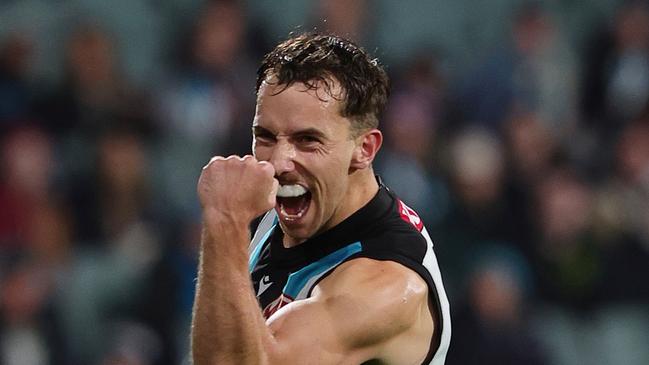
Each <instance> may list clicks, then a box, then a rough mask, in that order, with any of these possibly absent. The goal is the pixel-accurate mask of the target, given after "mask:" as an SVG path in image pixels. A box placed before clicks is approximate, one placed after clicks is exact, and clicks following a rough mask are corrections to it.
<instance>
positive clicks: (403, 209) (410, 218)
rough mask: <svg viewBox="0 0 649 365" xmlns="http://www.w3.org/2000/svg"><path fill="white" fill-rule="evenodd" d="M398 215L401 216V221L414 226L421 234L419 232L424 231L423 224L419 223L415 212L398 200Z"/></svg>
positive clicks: (419, 219) (419, 220)
mask: <svg viewBox="0 0 649 365" xmlns="http://www.w3.org/2000/svg"><path fill="white" fill-rule="evenodd" d="M399 215H400V216H401V219H403V220H404V221H406V222H408V223H410V224H412V225H413V226H415V228H417V230H418V231H420V232H421V230H422V229H424V222H422V221H421V218H419V215H417V212H415V211H414V210H412V208H410V207H409V206H407V205H406V204H405V203H404V202H402V201H401V200H399Z"/></svg>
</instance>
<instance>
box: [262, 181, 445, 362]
mask: <svg viewBox="0 0 649 365" xmlns="http://www.w3.org/2000/svg"><path fill="white" fill-rule="evenodd" d="M282 238H283V233H282V230H281V229H280V228H279V226H278V223H277V214H276V213H275V211H274V210H271V211H270V212H268V213H267V214H266V215H265V216H264V218H263V219H262V221H261V223H260V224H259V226H258V227H257V230H256V232H255V234H254V236H253V239H252V242H251V245H250V259H249V271H250V275H251V278H252V282H253V284H254V290H255V293H256V294H257V299H258V300H259V304H260V306H261V308H262V311H263V314H264V317H265V318H268V317H270V316H271V315H272V314H273V313H275V312H276V311H277V310H278V309H280V308H281V307H283V306H285V305H286V304H288V303H291V302H292V301H295V300H300V299H305V298H308V297H309V296H310V295H311V291H312V290H313V288H314V286H316V285H317V284H318V283H319V282H320V281H321V280H323V279H324V278H325V277H327V275H329V274H330V273H331V272H333V270H334V269H335V268H336V267H337V266H338V265H340V264H342V263H344V262H346V261H349V260H352V259H355V258H359V257H365V258H370V259H375V260H390V261H395V262H397V263H400V264H402V265H404V266H406V267H408V268H409V269H411V270H413V271H415V272H416V273H418V274H419V275H420V276H421V277H422V278H423V279H424V280H425V281H426V284H428V292H429V296H430V299H431V301H430V302H431V303H433V305H436V310H435V312H436V315H437V318H436V322H435V323H436V328H435V331H436V336H433V340H432V341H431V345H430V349H429V352H428V355H427V357H426V359H425V361H424V362H423V364H431V365H442V364H444V360H445V357H446V352H447V351H448V347H449V343H450V337H451V322H450V312H449V304H448V299H447V297H446V293H445V291H444V286H443V284H442V277H441V274H440V270H439V267H438V264H437V258H436V257H435V253H434V251H433V243H432V240H431V239H430V236H429V235H428V232H427V231H426V228H425V227H424V226H423V222H422V221H421V219H420V218H419V216H418V215H417V213H415V212H414V211H413V210H412V209H410V208H409V207H408V206H407V205H406V204H404V203H403V202H402V201H401V200H399V199H398V198H397V196H396V195H395V194H394V193H392V192H391V191H389V190H388V188H387V187H385V186H383V185H381V187H380V189H379V192H378V193H377V194H376V196H375V197H374V198H373V199H372V200H371V201H370V202H369V203H367V204H366V205H365V206H364V207H362V208H361V209H359V210H358V211H357V212H355V213H354V214H352V215H351V216H350V217H349V218H347V219H346V220H344V221H343V222H341V223H340V224H338V225H337V226H335V227H333V228H331V229H330V230H328V231H326V232H323V233H321V234H319V235H317V236H314V237H312V238H310V239H308V240H307V241H305V242H303V243H301V244H300V245H297V246H295V247H291V248H285V247H284V246H283V245H282Z"/></svg>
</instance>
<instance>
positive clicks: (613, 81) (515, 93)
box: [0, 0, 649, 365]
mask: <svg viewBox="0 0 649 365" xmlns="http://www.w3.org/2000/svg"><path fill="white" fill-rule="evenodd" d="M77 2H81V1H77ZM25 3H30V4H31V3H33V4H31V5H32V6H34V7H35V8H37V7H38V6H36V5H34V4H38V3H39V2H38V1H27V0H25V1H3V2H0V15H1V13H2V12H3V11H8V9H10V8H11V6H18V5H19V6H25V5H24V4H25ZM57 3H60V4H59V5H58V6H64V3H67V1H64V0H61V1H57ZM89 3H91V2H89ZM107 3H111V2H107ZM153 3H155V4H153ZM189 3H190V2H189V1H184V2H182V1H179V2H177V3H176V7H174V6H172V5H171V4H173V2H166V1H161V2H159V4H158V3H157V2H150V1H149V2H146V4H148V6H149V7H151V9H149V11H150V12H151V13H150V15H151V16H153V14H154V13H155V16H156V17H157V18H156V19H158V20H157V22H158V23H161V24H171V23H173V24H175V25H174V26H171V25H169V26H167V27H166V28H165V27H162V29H164V30H166V31H165V32H162V33H161V34H160V35H159V37H162V38H163V39H165V40H166V41H163V42H162V44H164V45H165V46H164V47H161V51H160V52H158V53H157V57H158V59H156V60H154V61H151V62H150V63H149V64H150V65H155V66H154V67H155V70H143V72H144V71H148V73H147V74H148V75H154V74H155V75H157V76H158V77H157V78H156V79H155V82H148V83H147V82H142V80H138V79H137V78H135V77H132V76H129V73H128V72H126V70H125V67H124V65H125V62H124V59H125V57H127V56H128V55H125V54H124V53H121V52H120V50H124V49H129V48H128V47H124V46H123V44H121V43H120V39H118V37H115V35H114V33H112V32H111V31H110V30H108V29H110V27H106V26H105V24H103V23H101V22H97V21H95V20H96V19H97V18H96V17H87V18H83V17H80V18H78V19H73V20H70V19H67V18H65V19H59V20H60V21H61V22H65V24H66V29H67V31H65V32H63V33H62V34H64V36H62V38H63V42H62V44H63V45H62V48H61V50H60V51H59V52H60V54H61V57H60V60H54V59H52V60H49V61H51V62H52V64H54V65H58V64H60V67H58V75H60V77H55V78H51V77H50V78H48V77H42V76H43V75H40V74H39V73H38V72H37V71H35V67H33V65H34V62H35V60H36V59H37V58H38V56H39V55H38V52H37V50H36V48H37V47H35V44H37V43H38V42H41V43H42V42H43V41H44V39H43V35H41V36H40V37H41V38H36V36H34V35H33V34H32V33H30V32H22V31H12V32H3V33H2V37H0V364H3V365H29V364H46V365H47V364H51V365H55V364H66V365H67V364H69V365H86V364H90V365H94V364H96V365H117V364H120V365H122V364H123V365H171V364H185V363H187V361H188V358H187V355H188V351H187V349H188V343H189V337H188V333H189V319H190V316H191V307H192V302H193V294H194V293H193V290H194V283H195V282H194V278H195V276H196V264H197V249H198V245H199V240H200V225H201V222H200V208H199V206H198V201H197V198H196V194H195V187H196V181H197V178H198V175H199V173H200V169H201V167H202V166H203V164H204V163H205V162H206V161H208V160H209V158H210V157H211V156H213V155H216V154H219V155H226V154H231V153H236V154H245V153H249V151H250V145H251V133H250V123H251V120H252V116H253V114H254V104H255V95H254V80H255V76H256V67H257V65H258V63H259V61H260V59H261V57H262V55H263V54H264V53H265V52H267V51H268V50H270V49H271V48H272V46H273V45H274V44H275V43H276V42H277V41H278V40H280V39H282V38H283V37H284V36H286V35H287V34H288V32H286V33H284V34H282V35H281V36H282V37H277V36H276V35H274V34H273V32H272V31H270V30H269V29H270V28H269V27H270V25H269V24H270V23H264V22H263V21H260V20H259V18H257V19H256V20H255V18H253V17H251V16H250V14H251V13H253V12H254V9H255V8H256V7H257V3H260V2H255V1H252V0H250V1H237V0H212V1H195V2H194V3H192V4H191V5H188V4H189ZM306 3H308V4H309V6H310V8H309V10H308V12H307V15H308V16H306V17H305V18H304V19H302V20H301V23H300V24H299V25H300V27H297V28H294V29H293V30H297V31H304V30H307V31H308V30H311V29H317V30H323V31H333V32H336V33H338V34H341V35H345V36H347V37H349V38H352V39H354V40H356V41H357V42H358V43H360V44H361V45H363V46H365V47H366V48H367V49H368V50H369V51H370V52H375V51H376V52H377V53H379V56H381V57H382V58H383V59H384V61H383V63H384V64H386V66H387V70H388V72H389V74H390V76H391V79H392V95H391V99H390V104H389V105H388V108H387V110H386V112H385V114H384V117H383V119H382V121H381V123H382V124H381V128H382V130H383V131H384V134H385V135H386V139H385V145H384V147H383V149H382V151H381V152H380V154H379V157H378V161H376V164H375V168H376V170H377V171H378V173H379V174H380V175H381V176H382V177H383V179H384V180H385V181H386V183H387V185H388V186H390V187H391V188H392V189H393V190H395V191H396V192H397V193H398V194H399V195H400V196H401V197H402V198H403V199H404V200H405V201H406V202H408V203H409V204H410V205H411V206H412V207H413V208H415V210H417V211H418V212H419V213H420V215H421V216H422V218H423V220H424V222H425V224H426V225H427V227H428V230H429V232H430V234H431V237H432V238H433V240H434V241H435V243H436V246H435V250H436V253H437V256H438V260H439V263H440V266H441V269H442V273H443V276H444V280H445V283H446V289H447V292H448V293H449V297H450V301H451V308H452V316H453V338H452V344H451V350H450V353H449V356H448V361H447V363H448V364H449V365H454V364H456V365H460V364H505V365H506V364H560V365H563V364H566V365H569V364H647V363H649V343H648V342H647V341H648V340H647V339H649V103H648V101H649V4H648V3H647V2H645V1H637V0H636V1H619V2H616V3H615V4H614V5H615V6H614V7H613V8H612V11H611V12H607V13H605V14H601V16H599V17H596V16H593V17H592V19H594V20H592V21H591V22H589V23H587V24H590V26H588V27H586V26H585V25H584V24H586V22H581V23H579V24H578V25H577V26H576V25H574V24H572V23H570V20H571V19H567V18H568V17H566V16H565V14H564V13H559V12H557V11H556V9H555V10H553V9H552V8H551V7H548V6H547V4H548V3H553V2H550V1H547V2H518V1H514V2H511V4H512V5H511V6H509V8H508V9H509V10H510V12H509V13H507V14H508V16H507V17H505V18H503V22H502V23H503V24H502V29H503V31H502V34H501V35H500V38H498V41H497V42H493V44H487V47H484V50H483V51H481V52H480V53H479V55H478V56H476V57H474V58H472V59H471V62H468V61H466V60H465V61H462V62H458V61H457V57H458V56H457V55H458V54H460V53H461V52H459V53H458V51H453V50H451V49H444V47H439V48H435V47H429V46H423V45H422V46H421V47H419V48H417V47H415V48H414V49H413V50H412V51H409V53H408V54H406V55H405V56H404V55H403V54H401V53H403V52H405V51H404V50H399V49H391V48H387V49H386V48H381V45H382V44H383V45H385V42H383V43H382V42H381V39H378V38H380V37H376V35H377V34H386V33H389V32H395V33H398V32H399V29H398V28H394V29H386V28H387V27H389V24H391V23H390V21H389V19H388V20H385V22H384V21H383V20H384V19H383V18H382V17H381V16H379V15H380V14H383V15H385V14H386V13H390V9H389V6H392V7H399V6H400V5H399V4H400V2H380V1H377V2H372V1H364V0H353V1H352V0H347V1H345V0H314V1H311V2H306ZM389 3H391V5H390V4H389ZM415 3H417V2H415ZM424 3H426V2H424V1H422V2H421V5H422V6H429V5H426V4H424ZM439 3H444V2H439ZM464 3H467V2H464ZM570 3H571V4H572V6H573V8H574V9H576V12H581V11H584V12H587V11H588V10H589V9H588V8H589V7H590V6H591V5H590V3H589V2H587V1H581V2H580V1H573V2H570ZM16 4H18V5H16ZM116 4H118V5H115V6H119V4H121V2H117V3H116ZM178 4H180V5H178ZM181 5H183V6H184V7H183V6H181ZM55 6H57V5H55ZM265 6H266V7H268V6H269V5H268V4H266V5H265ZM404 6H405V5H404ZM159 7H162V9H163V10H164V11H162V10H160V8H159ZM386 7H388V9H387V10H386ZM181 8H182V9H184V11H183V12H180V11H179V10H178V9H181ZM379 8H380V9H379ZM154 9H156V10H155V11H154ZM188 9H189V10H188ZM574 9H573V10H574ZM177 10H178V11H177ZM460 10H462V11H464V12H467V13H470V14H469V15H466V17H465V18H467V19H469V18H470V19H474V20H475V21H478V20H479V19H480V16H481V14H480V13H479V11H476V9H469V8H464V9H460ZM590 10H592V9H590ZM274 11H275V17H278V18H281V17H282V14H283V11H285V9H283V8H282V7H280V6H279V5H276V9H275V10H274ZM181 13H182V14H181ZM397 13H398V12H397ZM138 14H139V13H138ZM147 14H148V13H144V14H140V15H138V16H141V17H142V19H143V20H142V21H143V22H144V23H146V22H148V21H150V20H145V17H147V16H148V15H147ZM377 14H378V15H377ZM174 17H175V18H174ZM471 17H473V18H471ZM171 18H173V19H176V20H177V21H176V22H171V21H170V20H169V19H171ZM433 18H434V17H433ZM147 19H148V18H147ZM262 19H263V17H262ZM386 19H387V18H386ZM271 20H272V19H271ZM32 21H33V22H34V23H38V21H39V18H38V17H35V18H34V19H33V20H32ZM165 22H166V23H165ZM415 23H416V22H415ZM467 23H469V21H468V20H467ZM385 24H387V25H385ZM422 24H424V25H425V24H426V23H425V22H423V23H422ZM469 24H470V23H469ZM0 27H1V26H0ZM265 27H266V28H265ZM576 28H579V29H578V31H577V30H576ZM129 29H130V30H128V29H127V30H126V31H130V32H133V36H134V37H135V35H136V34H135V33H137V32H138V29H139V28H137V27H132V28H129ZM470 29H471V32H475V39H480V27H479V26H475V25H474V26H472V27H471V28H470ZM122 30H124V29H122ZM485 31H486V29H485ZM421 32H422V33H425V32H426V29H425V28H424V29H423V30H421ZM431 32H432V31H431ZM395 37H397V35H395ZM121 41H122V42H123V39H122V40H121ZM422 44H423V43H422ZM467 48H471V45H470V44H467ZM130 49H131V51H132V50H133V47H131V48H130ZM454 57H455V58H454Z"/></svg>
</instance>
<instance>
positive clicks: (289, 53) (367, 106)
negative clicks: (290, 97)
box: [255, 33, 390, 135]
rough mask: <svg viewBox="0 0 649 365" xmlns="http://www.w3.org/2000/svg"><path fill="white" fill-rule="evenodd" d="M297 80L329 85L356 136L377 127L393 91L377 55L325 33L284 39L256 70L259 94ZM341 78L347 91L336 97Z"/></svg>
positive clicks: (318, 85)
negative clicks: (266, 84)
mask: <svg viewBox="0 0 649 365" xmlns="http://www.w3.org/2000/svg"><path fill="white" fill-rule="evenodd" d="M271 77H272V78H273V80H274V81H273V83H276V84H277V85H283V86H284V89H281V90H280V91H279V92H282V91H284V90H285V89H286V88H288V87H290V86H291V85H293V84H294V83H296V82H298V83H303V84H304V85H306V87H307V88H309V89H317V88H318V87H321V86H324V88H325V90H326V92H327V93H328V94H329V95H330V96H331V97H333V98H335V99H337V100H341V101H342V103H341V105H342V106H341V110H340V114H341V115H342V116H343V117H346V118H349V119H350V120H351V121H352V126H351V129H352V134H354V135H355V134H356V133H358V132H361V131H364V130H368V129H371V128H376V127H378V125H379V117H380V115H381V113H382V112H383V109H384V108H385V104H386V103H387V99H388V95H389V92H390V91H389V89H390V87H389V80H388V76H387V74H386V72H385V70H384V69H383V67H381V65H379V63H378V61H377V60H376V59H372V58H370V56H369V55H368V54H367V52H365V50H363V49H362V48H360V47H359V46H357V45H356V44H354V43H353V42H351V41H350V40H348V39H345V38H342V37H337V36H332V35H321V34H314V33H311V34H301V35H298V36H294V37H292V38H289V39H288V40H286V41H284V42H282V43H280V44H279V45H278V46H277V47H275V49H274V50H272V51H271V52H270V53H268V54H267V55H266V56H265V57H264V59H263V61H262V63H261V66H260V67H259V70H258V71H257V86H256V89H255V90H256V92H257V93H258V92H259V88H260V87H261V84H262V83H263V82H264V81H266V82H269V79H270V78H271ZM334 82H338V83H339V84H340V86H341V88H342V95H334V94H333V93H332V86H333V83H334Z"/></svg>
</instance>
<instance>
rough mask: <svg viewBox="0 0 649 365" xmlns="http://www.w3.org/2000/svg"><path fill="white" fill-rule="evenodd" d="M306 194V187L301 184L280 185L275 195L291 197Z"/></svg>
mask: <svg viewBox="0 0 649 365" xmlns="http://www.w3.org/2000/svg"><path fill="white" fill-rule="evenodd" d="M303 194H306V189H305V188H304V186H302V185H297V184H295V185H280V186H279V189H277V196H278V197H280V198H292V197H296V196H300V195H303Z"/></svg>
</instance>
